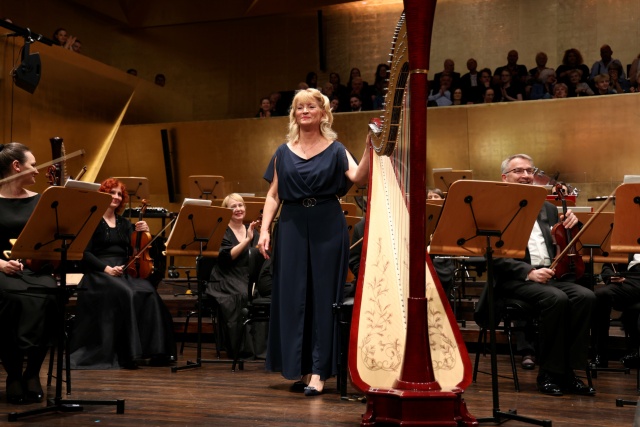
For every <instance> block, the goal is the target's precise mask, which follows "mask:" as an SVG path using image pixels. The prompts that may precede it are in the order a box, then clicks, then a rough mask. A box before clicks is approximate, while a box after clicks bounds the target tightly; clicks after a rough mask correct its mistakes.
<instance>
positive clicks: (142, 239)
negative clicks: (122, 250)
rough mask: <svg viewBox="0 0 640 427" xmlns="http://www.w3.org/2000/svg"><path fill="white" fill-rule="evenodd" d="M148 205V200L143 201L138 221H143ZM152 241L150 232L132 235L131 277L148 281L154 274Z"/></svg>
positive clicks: (135, 232)
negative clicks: (151, 250) (150, 249)
mask: <svg viewBox="0 0 640 427" xmlns="http://www.w3.org/2000/svg"><path fill="white" fill-rule="evenodd" d="M148 203H149V202H148V201H147V200H146V199H143V200H142V208H141V209H140V215H139V217H138V221H142V217H143V216H144V212H145V211H146V210H147V205H148ZM151 241H152V239H151V233H149V232H148V231H134V232H133V233H131V248H132V250H133V254H132V255H131V257H130V258H129V263H128V264H127V268H126V270H127V274H128V275H129V276H131V277H139V278H141V279H146V278H148V277H149V276H150V275H151V273H153V259H152V258H151V255H150V254H149V251H148V249H149V245H150V243H151Z"/></svg>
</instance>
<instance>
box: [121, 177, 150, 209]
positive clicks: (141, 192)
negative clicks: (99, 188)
mask: <svg viewBox="0 0 640 427" xmlns="http://www.w3.org/2000/svg"><path fill="white" fill-rule="evenodd" d="M114 178H115V179H117V180H118V181H120V182H121V183H123V184H124V187H125V188H126V189H127V194H128V195H129V219H131V203H132V202H133V199H136V200H137V201H139V202H142V199H148V198H149V180H148V179H147V178H143V177H138V176H124V177H114Z"/></svg>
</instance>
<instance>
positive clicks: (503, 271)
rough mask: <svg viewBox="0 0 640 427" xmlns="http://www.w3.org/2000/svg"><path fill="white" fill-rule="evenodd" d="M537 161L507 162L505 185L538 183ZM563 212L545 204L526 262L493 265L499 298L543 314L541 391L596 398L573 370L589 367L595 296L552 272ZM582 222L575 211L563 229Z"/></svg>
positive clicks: (505, 261)
mask: <svg viewBox="0 0 640 427" xmlns="http://www.w3.org/2000/svg"><path fill="white" fill-rule="evenodd" d="M533 170H534V169H533V160H532V159H531V157H529V156H528V155H526V154H516V155H513V156H511V157H509V158H507V159H505V160H504V161H503V162H502V181H504V182H512V183H520V184H533ZM558 217H559V216H558V210H557V208H556V207H555V206H554V205H552V204H551V203H549V202H545V203H544V205H543V207H542V209H541V210H540V213H539V214H538V219H537V221H536V223H535V224H534V227H533V230H532V231H531V236H530V237H529V243H528V245H527V250H526V254H525V258H524V259H513V258H498V259H496V260H495V261H494V267H495V268H494V270H495V278H496V291H497V295H499V296H500V297H506V298H516V299H520V300H523V301H525V302H527V303H528V304H530V305H531V306H533V307H534V308H535V309H536V311H537V312H538V313H539V335H540V339H539V352H538V356H539V357H538V362H539V364H540V370H539V372H538V379H537V384H538V389H539V390H540V392H541V393H544V394H549V395H553V396H560V395H562V394H563V393H573V394H579V395H588V396H591V395H594V394H595V390H594V389H593V388H591V387H589V386H587V385H585V384H584V383H583V382H582V380H580V379H579V378H578V377H576V375H575V373H574V371H573V370H574V369H584V368H585V367H586V366H587V353H588V347H589V327H590V325H589V320H590V318H591V313H592V310H593V308H594V306H595V299H596V298H595V295H594V294H593V292H591V291H590V290H589V289H587V288H585V287H582V286H580V285H577V284H575V283H570V282H562V281H558V280H556V279H555V278H554V275H555V271H554V270H552V269H550V268H549V267H550V265H551V260H552V259H553V258H554V257H555V255H556V253H555V246H554V245H553V242H552V237H551V227H552V225H554V224H556V223H557V222H558ZM577 223H578V219H577V217H576V216H575V215H574V214H573V212H571V211H570V210H569V211H567V215H566V218H563V225H564V226H565V227H567V228H571V227H573V226H575V225H576V224H577Z"/></svg>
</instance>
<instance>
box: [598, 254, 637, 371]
mask: <svg viewBox="0 0 640 427" xmlns="http://www.w3.org/2000/svg"><path fill="white" fill-rule="evenodd" d="M602 277H603V280H604V282H605V283H606V285H605V286H603V287H600V288H597V289H596V291H595V294H596V308H595V312H594V314H593V334H594V337H595V347H596V352H597V354H596V356H595V358H594V360H593V361H592V362H593V363H595V365H596V366H597V367H600V368H606V367H608V356H609V354H608V349H609V346H608V341H609V323H610V321H609V319H610V317H611V309H612V308H615V309H616V310H619V311H622V321H623V325H624V328H625V331H626V332H627V334H629V340H628V343H627V344H628V350H629V354H627V355H626V356H624V357H623V358H622V363H623V364H624V366H626V367H627V368H639V367H640V355H638V346H639V345H640V340H639V336H638V335H639V331H638V314H639V313H638V312H637V310H631V309H630V307H632V306H634V305H636V304H638V303H640V254H634V255H633V256H632V257H631V258H630V262H629V265H628V266H626V265H624V266H619V265H615V264H605V265H604V266H603V267H602Z"/></svg>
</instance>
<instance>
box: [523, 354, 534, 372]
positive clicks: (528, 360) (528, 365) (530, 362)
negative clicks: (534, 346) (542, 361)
mask: <svg viewBox="0 0 640 427" xmlns="http://www.w3.org/2000/svg"><path fill="white" fill-rule="evenodd" d="M520 366H522V369H526V370H528V371H531V370H533V369H535V368H536V359H535V357H534V356H532V355H530V354H525V355H524V356H522V361H521V362H520Z"/></svg>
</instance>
